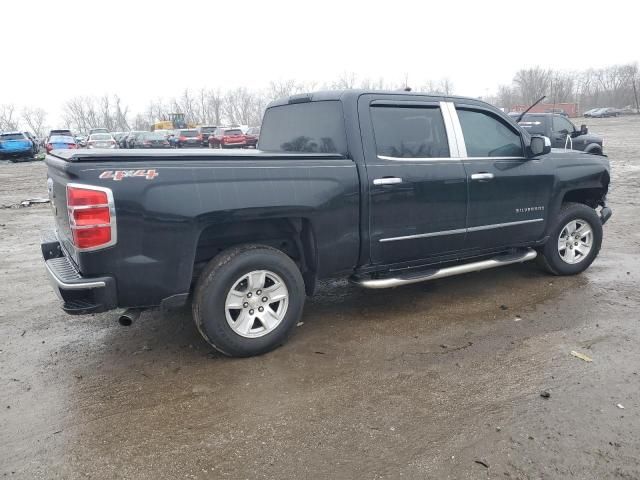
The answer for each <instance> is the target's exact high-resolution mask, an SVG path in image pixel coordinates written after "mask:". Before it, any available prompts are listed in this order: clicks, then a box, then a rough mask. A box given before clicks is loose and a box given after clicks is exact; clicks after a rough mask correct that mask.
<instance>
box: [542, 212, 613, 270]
mask: <svg viewBox="0 0 640 480" xmlns="http://www.w3.org/2000/svg"><path fill="white" fill-rule="evenodd" d="M572 220H584V221H585V222H587V223H588V224H589V226H590V227H591V231H592V232H593V240H592V246H591V250H590V251H589V253H588V254H587V255H585V257H584V258H583V259H582V260H580V261H579V262H578V263H574V264H571V263H567V262H565V261H564V260H563V259H562V257H561V256H560V252H559V251H558V239H559V238H560V234H561V232H562V230H563V228H564V227H565V225H567V224H568V223H569V222H571V221H572ZM601 245H602V222H601V221H600V217H599V216H598V214H597V213H596V211H595V210H594V209H593V208H591V207H588V206H587V205H584V204H582V203H564V204H563V205H562V207H561V208H560V212H559V213H558V216H557V217H556V219H555V222H554V223H553V227H551V229H550V234H549V240H548V241H547V243H546V244H545V245H544V246H543V247H541V248H540V249H539V250H538V263H539V264H540V265H541V266H542V267H543V268H544V269H545V270H547V271H548V272H549V273H552V274H553V275H576V274H578V273H581V272H584V271H585V270H586V269H587V268H589V265H591V264H592V263H593V261H594V260H595V259H596V257H597V256H598V252H600V247H601Z"/></svg>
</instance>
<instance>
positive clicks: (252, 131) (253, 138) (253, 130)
mask: <svg viewBox="0 0 640 480" xmlns="http://www.w3.org/2000/svg"><path fill="white" fill-rule="evenodd" d="M259 139H260V127H249V129H248V130H247V133H245V134H244V140H245V143H246V146H247V147H249V148H251V147H253V148H256V146H257V145H258V140H259Z"/></svg>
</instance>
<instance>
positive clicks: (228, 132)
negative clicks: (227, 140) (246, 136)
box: [224, 128, 242, 135]
mask: <svg viewBox="0 0 640 480" xmlns="http://www.w3.org/2000/svg"><path fill="white" fill-rule="evenodd" d="M224 135H242V130H240V129H239V128H233V129H231V130H225V131H224Z"/></svg>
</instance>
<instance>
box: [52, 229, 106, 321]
mask: <svg viewBox="0 0 640 480" xmlns="http://www.w3.org/2000/svg"><path fill="white" fill-rule="evenodd" d="M40 248H41V250H42V257H43V260H44V264H45V267H46V269H47V273H48V274H49V280H50V282H51V285H52V287H53V289H54V291H55V292H56V294H57V295H58V297H59V298H60V299H61V300H62V309H63V310H64V311H65V312H67V313H69V314H72V315H81V314H85V313H97V312H104V311H106V310H112V309H114V308H117V294H116V283H115V280H114V278H113V277H108V276H105V277H92V278H87V277H83V276H82V274H81V273H80V272H78V270H77V269H76V267H75V265H74V264H73V262H72V261H71V260H70V259H69V258H68V257H67V256H66V255H65V253H64V250H63V248H62V246H61V245H60V242H59V241H58V239H57V237H56V235H55V233H54V232H46V233H45V234H44V235H43V238H42V241H41V243H40Z"/></svg>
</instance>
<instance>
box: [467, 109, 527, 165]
mask: <svg viewBox="0 0 640 480" xmlns="http://www.w3.org/2000/svg"><path fill="white" fill-rule="evenodd" d="M457 111H458V118H459V119H460V125H461V126H462V134H463V136H464V143H465V145H466V147H467V156H469V157H523V156H524V155H523V150H522V141H521V140H520V135H519V134H518V133H517V132H516V131H515V130H513V129H512V128H511V127H510V126H509V125H507V123H506V122H503V121H501V120H500V119H498V118H497V117H494V116H493V115H490V114H489V113H486V112H483V111H479V110H468V109H460V108H457Z"/></svg>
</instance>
